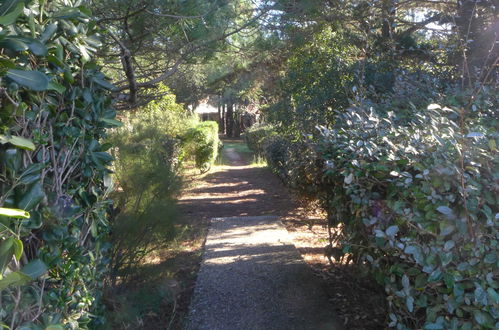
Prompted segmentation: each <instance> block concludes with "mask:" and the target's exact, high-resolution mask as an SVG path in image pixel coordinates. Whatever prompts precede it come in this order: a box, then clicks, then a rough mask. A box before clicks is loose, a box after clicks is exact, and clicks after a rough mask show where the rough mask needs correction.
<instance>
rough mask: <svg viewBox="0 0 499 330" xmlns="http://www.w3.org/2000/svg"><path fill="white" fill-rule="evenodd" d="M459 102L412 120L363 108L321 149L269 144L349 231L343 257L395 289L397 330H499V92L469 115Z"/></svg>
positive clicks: (298, 183) (286, 172)
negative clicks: (498, 110) (498, 96)
mask: <svg viewBox="0 0 499 330" xmlns="http://www.w3.org/2000/svg"><path fill="white" fill-rule="evenodd" d="M455 94H456V95H457V96H456V97H453V98H451V99H449V100H448V101H447V104H448V106H447V107H443V106H439V105H436V104H432V105H430V106H429V107H428V109H424V110H419V109H416V108H413V116H412V117H410V120H409V121H408V117H407V116H406V115H405V113H403V117H402V118H400V117H398V116H397V115H396V113H394V112H387V113H383V112H381V113H377V112H376V111H374V110H373V108H372V107H365V106H357V107H355V106H352V107H351V108H349V109H348V111H347V112H346V113H343V114H339V115H338V117H337V119H336V123H335V126H334V128H332V129H327V128H324V127H322V128H321V129H320V132H321V137H320V138H319V139H318V141H312V140H303V141H301V142H291V141H289V140H286V138H284V137H282V136H277V137H273V138H271V139H269V141H268V145H267V146H266V151H267V153H266V158H267V162H268V164H269V166H270V167H271V168H273V169H274V171H276V172H277V173H278V174H279V175H280V176H281V177H282V178H283V179H284V180H285V181H286V182H288V183H289V184H290V185H291V186H294V187H295V188H298V190H299V191H301V192H302V193H303V187H307V185H308V187H309V189H311V192H312V196H314V197H315V198H317V199H319V200H320V201H321V204H322V205H323V207H324V208H325V209H326V211H327V212H328V215H329V225H330V226H336V225H339V224H341V225H342V226H343V234H342V239H343V241H342V242H340V243H341V247H342V250H343V253H347V254H348V255H349V256H350V257H351V258H352V259H353V260H355V261H356V262H358V263H359V264H361V265H366V266H369V267H370V269H371V271H372V272H373V273H374V275H375V277H376V278H377V279H378V280H379V281H380V283H382V284H383V285H384V286H385V289H386V293H387V298H388V302H389V306H390V310H391V313H390V315H389V318H390V319H389V326H390V327H397V328H398V329H414V328H425V329H458V328H459V329H472V328H480V327H482V328H494V327H497V322H498V315H497V310H496V308H497V304H498V303H499V301H498V297H499V296H498V295H497V289H498V286H499V285H498V284H497V279H496V275H495V274H494V269H496V268H497V267H498V265H499V259H498V257H497V237H498V232H497V221H498V214H499V213H498V212H499V209H498V207H497V205H499V203H498V202H499V201H498V198H497V196H499V194H498V190H499V188H498V186H497V177H498V175H499V172H498V169H499V167H498V158H497V149H496V146H497V142H498V141H497V140H498V136H497V134H496V132H495V128H496V127H497V124H498V122H497V118H495V117H494V113H495V110H494V109H496V108H497V106H498V105H497V100H496V99H494V97H493V95H495V92H490V93H489V94H488V95H489V96H487V94H486V95H485V96H483V95H482V96H481V97H479V98H476V99H475V102H474V104H473V105H472V106H470V108H468V110H464V109H465V106H463V105H462V104H461V103H460V102H461V101H459V99H466V95H459V94H457V93H455ZM385 106H386V104H384V105H383V107H382V108H383V109H384V108H385ZM456 109H458V110H456ZM473 109H474V110H473ZM307 141H308V142H307ZM302 144H307V145H308V147H304V146H300V145H302ZM307 149H308V150H311V152H306V150H307ZM313 150H315V156H313V155H314V152H312V151H313ZM316 157H319V158H322V161H321V162H320V163H321V164H318V163H317V162H314V161H311V160H312V159H314V158H315V159H316V160H317V158H316ZM306 173H309V174H310V176H307V175H306ZM308 177H310V180H309V179H308ZM303 185H305V186H303Z"/></svg>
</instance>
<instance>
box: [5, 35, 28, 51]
mask: <svg viewBox="0 0 499 330" xmlns="http://www.w3.org/2000/svg"><path fill="white" fill-rule="evenodd" d="M1 48H4V49H8V50H11V51H13V52H22V51H25V50H28V49H29V46H28V45H27V44H26V43H25V42H23V41H21V40H19V39H16V38H5V39H3V40H1V41H0V49H1Z"/></svg>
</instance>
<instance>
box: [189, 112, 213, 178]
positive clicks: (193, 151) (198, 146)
mask: <svg viewBox="0 0 499 330" xmlns="http://www.w3.org/2000/svg"><path fill="white" fill-rule="evenodd" d="M184 141H185V143H186V147H185V150H186V152H187V153H188V155H187V156H188V157H193V158H194V161H195V163H196V167H197V168H199V169H201V170H202V171H207V170H208V169H209V168H210V166H211V165H212V164H213V163H214V162H215V160H216V159H217V156H218V149H219V147H220V139H219V137H218V124H217V122H215V121H204V122H201V123H199V124H198V125H196V126H195V127H193V128H190V129H189V130H188V131H187V133H186V134H185V136H184Z"/></svg>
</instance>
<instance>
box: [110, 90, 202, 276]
mask: <svg viewBox="0 0 499 330" xmlns="http://www.w3.org/2000/svg"><path fill="white" fill-rule="evenodd" d="M163 89H164V93H166V95H165V96H163V98H162V99H161V100H158V101H154V102H151V103H149V104H148V105H147V106H146V107H144V108H140V109H138V111H136V112H135V113H133V114H128V115H126V116H125V117H124V118H123V122H124V123H125V125H124V126H123V127H120V128H118V129H116V130H115V131H114V132H113V134H112V135H111V136H110V138H109V140H108V142H109V143H111V144H112V145H113V155H114V156H115V158H116V161H115V162H114V168H113V169H114V172H115V173H114V178H115V179H116V181H117V187H118V189H117V190H116V192H115V193H114V194H113V199H114V204H115V205H114V217H113V219H112V222H111V242H112V244H113V246H112V249H111V251H112V253H111V269H112V272H111V283H112V284H113V285H114V284H116V283H117V281H118V280H119V282H121V283H122V282H124V281H127V280H129V279H130V278H129V277H130V275H133V270H134V268H135V267H136V266H138V265H139V264H140V262H141V261H143V259H144V258H145V257H146V256H147V255H148V254H149V253H150V252H151V251H153V250H155V249H158V248H160V247H164V246H166V245H167V244H169V243H170V241H171V239H172V238H174V237H175V227H174V225H175V223H176V222H175V221H176V214H175V207H174V204H175V203H174V199H175V197H176V196H177V194H178V192H179V189H180V187H181V179H180V165H181V160H182V145H181V141H180V140H179V138H178V137H179V136H181V135H182V134H185V132H187V130H188V127H189V126H188V125H191V124H192V123H193V122H195V117H194V116H192V115H189V114H188V112H187V111H185V110H184V109H183V107H182V106H181V105H179V104H177V103H176V102H175V96H174V95H172V94H170V93H169V92H168V89H166V88H164V87H163ZM132 277H133V276H132Z"/></svg>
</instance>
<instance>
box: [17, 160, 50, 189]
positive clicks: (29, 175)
mask: <svg viewBox="0 0 499 330" xmlns="http://www.w3.org/2000/svg"><path fill="white" fill-rule="evenodd" d="M43 168H45V164H44V163H34V164H31V165H30V166H28V168H26V169H25V170H24V172H23V173H22V174H21V175H20V176H19V182H20V183H22V184H25V185H28V184H31V183H33V182H35V181H37V180H39V179H40V177H41V171H42V169H43Z"/></svg>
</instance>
